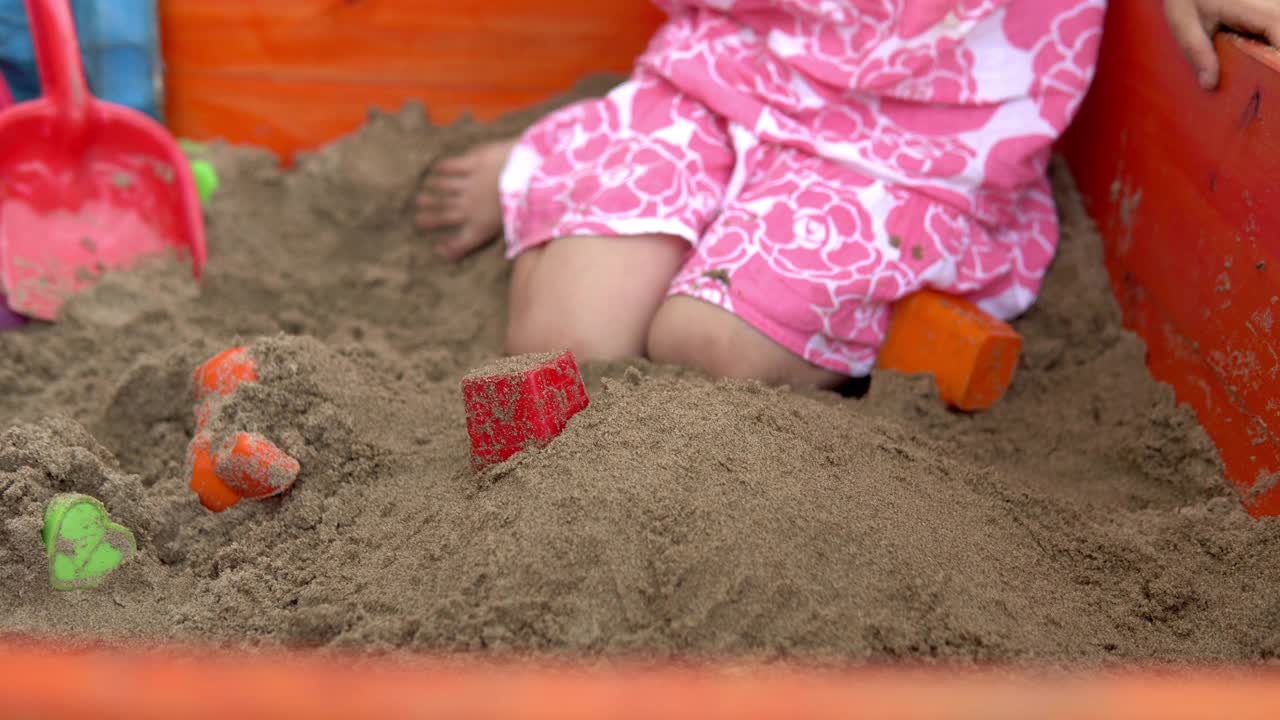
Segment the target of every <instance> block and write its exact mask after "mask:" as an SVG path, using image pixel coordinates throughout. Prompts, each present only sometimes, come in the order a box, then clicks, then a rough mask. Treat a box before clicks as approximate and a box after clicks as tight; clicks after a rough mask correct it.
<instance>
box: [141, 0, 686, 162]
mask: <svg viewBox="0 0 1280 720" xmlns="http://www.w3.org/2000/svg"><path fill="white" fill-rule="evenodd" d="M661 20H662V14H661V13H660V11H658V10H657V9H656V7H654V6H653V5H652V4H651V3H650V2H648V0H612V1H611V2H607V3H602V2H598V1H592V0H523V1H519V0H273V2H269V3H268V2H260V1H259V0H223V1H222V2H216V3H213V2H204V1H203V0H162V1H161V3H160V22H161V37H162V42H163V44H164V54H165V62H166V78H165V80H166V102H165V105H166V119H167V121H168V123H169V125H170V127H171V128H173V130H174V131H175V132H176V133H177V134H179V135H183V136H187V137H193V138H198V139H210V138H218V137H221V138H224V139H227V140H229V141H232V142H242V143H255V144H264V145H266V146H268V147H270V148H272V149H273V150H275V151H277V152H278V153H280V154H281V155H283V156H286V157H288V156H290V155H291V154H292V153H293V152H295V151H297V150H299V149H307V148H313V147H316V146H318V145H321V144H323V143H325V142H328V141H330V140H332V139H334V138H335V137H337V136H339V135H342V134H344V133H347V132H350V131H352V130H354V129H355V128H357V127H359V126H360V124H361V123H363V122H364V120H365V117H366V116H367V110H368V108H369V107H380V108H383V109H388V110H395V109H397V108H399V107H400V106H401V105H402V104H403V103H404V102H405V101H407V100H411V99H417V100H421V101H423V102H424V103H425V104H426V105H427V106H428V108H429V109H430V110H431V112H432V116H433V117H434V118H436V119H437V120H438V121H441V122H449V121H452V120H454V119H456V118H457V117H458V116H459V115H461V114H462V113H463V112H464V111H470V112H471V113H472V114H473V115H475V116H476V117H479V118H484V119H488V118H493V117H495V116H497V115H500V114H502V113H503V112H508V111H511V110H516V109H519V108H522V107H526V106H528V105H529V104H531V103H534V102H537V101H540V100H544V99H546V98H547V97H549V96H551V95H554V94H555V93H558V92H563V91H564V90H567V89H568V88H569V87H571V86H572V85H573V84H574V82H575V81H577V80H578V79H580V78H581V77H582V76H584V75H587V74H590V73H593V72H618V73H625V72H627V71H629V70H630V68H631V66H632V64H633V62H634V59H635V57H636V56H637V55H638V54H639V53H640V52H641V51H642V50H643V49H644V47H645V45H646V44H647V43H648V40H649V38H650V36H651V35H652V33H653V31H654V30H655V29H656V27H657V26H658V24H659V23H660V22H661Z"/></svg>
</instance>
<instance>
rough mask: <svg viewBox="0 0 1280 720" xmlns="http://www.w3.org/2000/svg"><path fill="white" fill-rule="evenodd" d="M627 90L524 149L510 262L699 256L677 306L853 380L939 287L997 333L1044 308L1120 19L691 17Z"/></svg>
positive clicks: (1010, 14)
mask: <svg viewBox="0 0 1280 720" xmlns="http://www.w3.org/2000/svg"><path fill="white" fill-rule="evenodd" d="M660 4H662V5H664V6H666V9H667V10H668V12H669V13H670V16H671V17H670V19H669V21H668V22H667V24H666V25H665V26H664V27H663V28H662V29H661V30H660V31H659V32H658V34H657V35H656V36H655V38H654V40H653V41H652V43H651V45H650V47H649V49H648V51H647V52H646V53H645V54H644V55H643V56H642V57H641V58H640V60H639V62H638V64H637V68H636V71H635V73H634V75H633V76H632V78H631V79H630V80H629V81H628V82H626V83H624V84H623V85H621V86H619V87H618V88H616V89H615V90H614V91H613V92H612V93H610V94H609V95H608V96H607V97H605V98H602V99H593V100H589V101H586V102H581V103H578V104H576V105H573V106H570V107H568V108H565V109H563V110H561V111H559V112H556V113H554V114H552V115H550V116H548V117H547V118H545V119H544V120H542V121H541V122H539V123H538V124H536V125H535V126H533V127H532V128H530V129H529V131H528V132H527V133H526V134H525V135H524V137H523V138H522V139H521V140H520V142H519V143H518V144H517V146H516V148H515V150H514V151H513V153H512V155H511V158H510V160H509V161H508V164H507V166H506V168H505V169H504V172H503V175H502V180H501V190H502V199H503V215H504V222H505V226H506V232H507V239H508V240H507V241H508V256H509V257H515V256H516V255H518V254H519V253H521V252H522V251H524V250H526V249H528V248H531V247H534V246H536V245H539V244H541V243H545V242H548V241H551V240H553V239H556V238H561V237H568V236H579V235H588V236H641V235H653V234H664V235H674V236H677V237H680V238H683V239H684V240H686V241H687V242H688V243H689V247H690V250H689V254H688V256H687V259H686V261H685V263H684V265H683V267H682V268H681V270H680V271H679V272H678V273H677V275H676V277H675V278H673V280H672V282H671V286H670V293H671V294H672V295H688V296H691V297H695V298H700V299H702V300H705V301H707V302H710V303H714V304H715V305H717V306H719V307H721V308H723V309H725V310H727V311H728V312H731V313H733V314H734V315H737V316H738V317H740V318H742V319H743V320H745V321H746V322H747V323H749V324H750V325H752V326H753V327H755V328H756V329H758V330H760V331H761V332H763V333H764V334H765V335H766V336H768V337H769V338H771V339H773V340H774V341H776V342H778V343H779V344H781V345H782V346H784V347H786V348H787V349H788V350H790V351H792V352H794V353H796V354H797V355H799V356H801V357H803V358H805V359H806V360H808V361H810V362H812V363H814V364H815V365H818V366H820V367H824V368H827V369H830V370H834V371H836V372H840V373H844V374H848V375H855V376H856V375H863V374H866V373H867V372H869V371H870V369H871V367H872V365H873V364H874V362H875V357H876V351H877V350H878V348H879V347H880V344H881V343H882V342H883V339H884V335H885V331H886V329H887V327H888V322H889V315H890V312H891V309H892V306H893V303H894V302H895V301H897V300H899V299H900V298H902V297H904V296H906V295H908V294H910V293H912V292H915V291H916V290H919V289H921V288H924V287H931V288H934V289H938V290H942V291H945V292H950V293H954V294H957V295H961V296H966V297H969V298H970V299H973V300H975V301H976V302H977V303H978V304H979V305H980V306H982V307H983V308H984V309H986V310H987V311H988V312H991V313H993V314H995V315H997V316H1000V317H1005V318H1009V317H1013V316H1015V315H1017V314H1019V313H1021V312H1023V311H1025V310H1026V309H1027V308H1028V307H1029V306H1030V305H1031V303H1032V302H1033V301H1034V299H1035V296H1036V293H1037V292H1038V290H1039V287H1040V283H1041V280H1042V279H1043V276H1044V273H1045V271H1046V270H1047V268H1048V266H1049V264H1050V262H1051V261H1052V259H1053V255H1054V250H1055V248H1056V244H1057V235H1058V221H1057V215H1056V211H1055V207H1054V202H1053V196H1052V193H1051V190H1050V187H1049V184H1048V180H1047V178H1046V169H1047V164H1048V160H1049V154H1050V151H1051V146H1052V143H1053V142H1054V140H1056V139H1057V137H1058V136H1059V135H1060V134H1061V132H1062V131H1063V130H1064V129H1065V128H1066V126H1067V124H1068V123H1069V122H1070V120H1071V118H1072V116H1073V115H1074V113H1075V110H1076V108H1077V107H1078V105H1079V102H1080V100H1081V99H1082V97H1083V95H1084V93H1085V91H1086V89H1087V87H1088V84H1089V81H1090V79H1091V78H1092V73H1093V69H1094V64H1095V62H1096V59H1097V48H1098V41H1099V39H1100V35H1101V27H1102V17H1103V10H1104V0H843V1H841V0H686V1H684V2H670V1H667V2H662V3H660Z"/></svg>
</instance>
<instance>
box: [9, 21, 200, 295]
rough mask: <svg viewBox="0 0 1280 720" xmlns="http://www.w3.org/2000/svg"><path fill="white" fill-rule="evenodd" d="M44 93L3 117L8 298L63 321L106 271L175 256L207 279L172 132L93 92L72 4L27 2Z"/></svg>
mask: <svg viewBox="0 0 1280 720" xmlns="http://www.w3.org/2000/svg"><path fill="white" fill-rule="evenodd" d="M26 4H27V14H28V16H29V17H30V19H31V31H32V34H33V36H34V39H35V48H36V62H37V65H38V66H39V68H40V81H41V84H42V85H43V87H44V93H45V94H44V97H42V98H40V99H38V100H33V101H31V102H25V103H19V104H17V105H14V106H12V107H10V108H8V109H7V110H4V111H2V112H0V294H5V295H8V304H9V306H10V307H11V308H13V309H14V310H16V311H17V312H19V313H22V314H24V315H28V316H31V317H36V318H41V319H45V320H54V319H56V318H57V315H58V310H59V308H60V307H61V306H62V303H63V301H64V300H65V299H66V298H67V297H68V296H70V295H71V294H72V293H74V292H76V291H78V290H80V289H82V288H83V287H85V286H86V285H88V284H90V283H91V282H93V281H94V280H95V279H96V278H97V276H98V275H100V274H101V273H102V272H103V271H104V270H108V269H118V268H125V267H129V266H131V265H133V264H134V263H135V262H137V261H138V260H139V259H140V258H143V257H145V256H151V255H155V254H159V253H164V252H172V251H174V250H185V251H186V252H188V253H189V254H190V256H191V261H192V270H193V272H194V274H195V277H196V278H197V279H199V277H200V270H201V268H202V267H203V266H204V260H205V239H204V224H203V220H202V217H201V214H200V204H199V200H198V198H197V195H196V186H195V181H194V180H193V179H192V176H191V169H190V166H189V165H188V164H187V161H186V159H185V158H184V156H183V154H182V152H181V150H180V149H179V148H178V145H177V143H176V142H175V141H174V139H173V137H172V136H171V135H170V134H169V133H168V131H166V130H165V129H164V128H163V127H161V126H160V125H159V124H158V123H156V122H155V121H153V120H151V119H150V118H148V117H147V116H145V115H143V114H142V113H139V112H136V111H134V110H131V109H129V108H126V107H122V106H119V105H114V104H112V103H107V102H103V101H101V100H97V99H96V98H94V97H93V96H91V95H90V94H89V89H88V86H87V85H86V84H85V80H84V69H83V67H82V66H81V64H80V50H79V44H78V42H77V40H76V34H75V26H74V25H73V24H72V20H71V10H70V7H69V6H68V2H67V0H26Z"/></svg>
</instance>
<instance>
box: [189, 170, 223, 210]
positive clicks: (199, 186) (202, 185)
mask: <svg viewBox="0 0 1280 720" xmlns="http://www.w3.org/2000/svg"><path fill="white" fill-rule="evenodd" d="M191 176H192V177H193V178H195V181H196V193H197V194H198V195H199V196H200V203H201V204H207V203H208V202H209V199H210V198H212V197H213V194H214V193H215V192H217V191H218V187H219V185H220V184H221V183H220V182H219V181H218V171H216V170H214V169H213V165H212V164H211V163H210V162H209V161H208V160H192V161H191Z"/></svg>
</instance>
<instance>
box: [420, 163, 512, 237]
mask: <svg viewBox="0 0 1280 720" xmlns="http://www.w3.org/2000/svg"><path fill="white" fill-rule="evenodd" d="M515 142H516V141H515V140H501V141H498V142H492V143H486V144H484V145H479V146H477V147H474V148H472V149H470V150H468V151H467V152H465V153H463V154H462V155H459V156H458V157H455V158H449V159H447V160H441V161H440V162H439V163H438V164H437V165H436V166H435V167H434V168H432V170H431V174H430V175H428V176H427V179H426V182H424V183H423V185H422V191H421V192H420V193H419V194H418V214H417V224H418V227H419V228H422V229H423V230H438V229H440V228H445V227H456V228H457V229H456V231H455V232H453V233H451V234H450V235H448V236H447V237H446V238H444V239H443V240H441V242H440V244H439V245H437V246H436V251H437V252H438V253H440V255H442V256H444V257H445V258H446V259H448V260H459V259H461V258H462V257H463V256H464V255H466V254H467V253H470V252H471V251H472V250H475V249H477V248H480V247H482V246H484V245H486V244H488V243H489V242H490V241H492V240H493V239H495V238H497V237H498V233H499V232H500V231H501V230H502V202H501V199H500V197H499V194H498V177H499V176H500V175H501V174H502V168H503V167H505V166H506V164H507V156H509V155H510V154H511V148H512V147H513V146H514V145H515Z"/></svg>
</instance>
